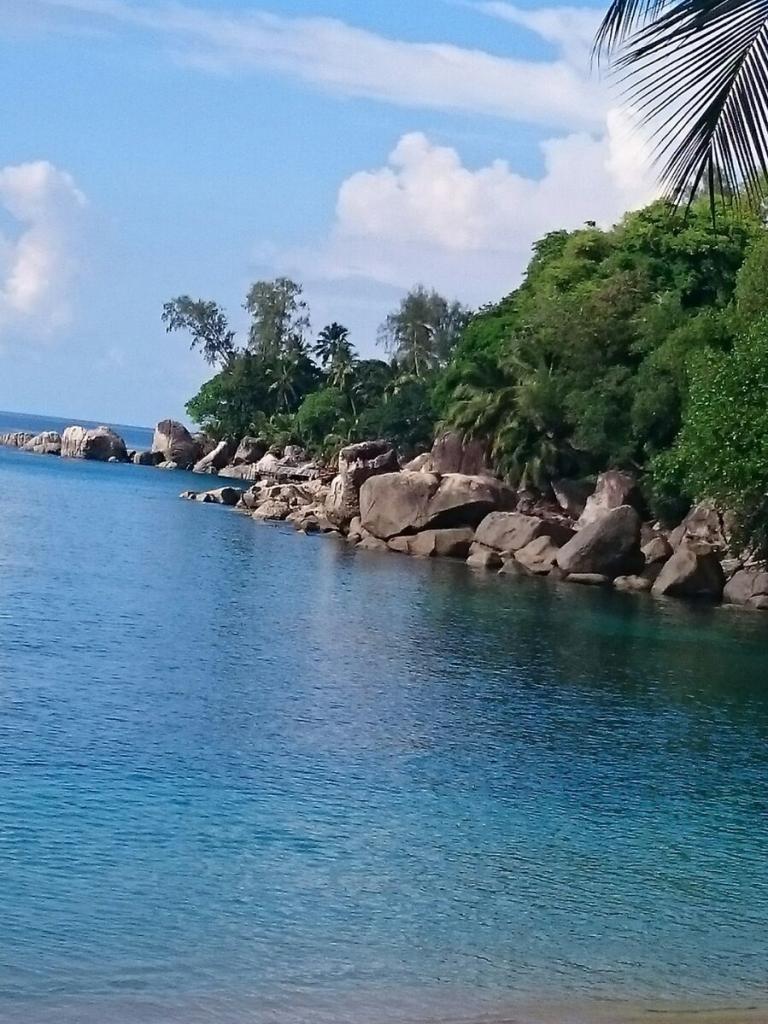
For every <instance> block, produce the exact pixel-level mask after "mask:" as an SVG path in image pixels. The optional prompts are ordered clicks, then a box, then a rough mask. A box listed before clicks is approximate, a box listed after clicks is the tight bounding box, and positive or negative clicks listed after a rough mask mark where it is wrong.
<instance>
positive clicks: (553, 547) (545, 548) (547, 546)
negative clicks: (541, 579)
mask: <svg viewBox="0 0 768 1024" xmlns="http://www.w3.org/2000/svg"><path fill="white" fill-rule="evenodd" d="M559 550H560V548H559V546H558V545H557V544H555V542H554V541H553V540H552V538H551V537H546V536H542V537H535V538H534V539H533V540H532V541H530V542H529V543H528V544H526V545H525V547H524V548H520V549H519V550H518V551H516V552H515V561H516V562H517V564H518V565H521V566H522V567H523V568H524V569H525V570H526V571H527V572H529V573H533V574H534V575H535V576H548V575H549V573H551V572H552V570H553V569H554V567H555V564H556V562H557V554H558V552H559Z"/></svg>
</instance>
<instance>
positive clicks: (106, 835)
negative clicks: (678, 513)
mask: <svg viewBox="0 0 768 1024" xmlns="http://www.w3.org/2000/svg"><path fill="white" fill-rule="evenodd" d="M187 486H188V483H187V481H186V479H185V477H184V475H182V474H164V473H160V472H157V471H153V470H149V469H140V468H138V467H121V466H117V467H113V466H100V465H91V464H74V463H66V462H60V461H57V460H46V459H42V458H36V457H33V456H26V455H24V454H21V453H16V452H0V487H1V488H2V494H3V498H4V505H3V513H2V515H1V516H0V595H1V597H2V599H1V600H0V635H2V644H0V754H1V755H2V756H1V757H0V893H2V909H3V917H2V928H0V1021H2V1022H3V1024H6V1022H11V1021H13V1022H14V1024H15V1022H16V1021H18V1020H19V1019H23V1020H24V1021H25V1022H29V1024H49V1022H51V1024H52V1022H53V1021H56V1022H57V1024H67V1022H68V1021H70V1020H71V1021H77V1022H78V1024H90V1022H91V1021H93V1022H96V1021H103V1020H110V1021H112V1020H116V1021H125V1022H128V1021H130V1022H136V1024H149V1022H152V1024H156V1022H160V1021H181V1020H184V1021H185V1024H191V1022H197V1021H200V1022H203V1021H205V1022H207V1021H216V1022H221V1024H234V1022H236V1021H238V1022H239V1021H242V1020H244V1019H249V1020H255V1021H274V1022H276V1024H282V1022H283V1021H288V1020H291V1021H299V1022H301V1021H306V1022H315V1021H316V1022H318V1024H330V1022H331V1021H335V1022H339V1021H340V1022H346V1021H349V1022H350V1024H351V1022H352V1021H355V1022H365V1021H368V1020H370V1021H371V1022H374V1021H381V1022H384V1021H386V1022H390V1021H392V1022H405V1021H411V1020H414V1021H415V1020H421V1021H426V1020H438V1019H439V1020H441V1021H449V1020H466V1019H469V1018H470V1017H472V1018H475V1019H477V1018H480V1017H481V1016H482V1015H483V1014H486V1015H491V1016H493V1017H495V1018H498V1017H499V1016H503V1015H506V1016H508V1017H509V1018H510V1019H520V1020H526V1021H534V1020H536V1021H538V1020H541V1021H547V1020H548V1019H551V1020H573V1021H581V1020H587V1019H589V1020H599V1019H601V1017H600V1015H601V1014H603V1013H605V1012H609V1013H613V1014H614V1018H613V1019H615V1020H619V1019H620V1017H619V1016H618V1010H617V1007H618V1006H622V1007H623V1009H622V1010H621V1013H622V1015H623V1017H625V1018H626V1019H630V1018H629V1015H630V1013H633V1014H634V1013H635V1010H629V1009H627V1007H629V1006H631V1007H635V1008H636V1009H637V1012H638V1013H640V1014H643V1015H645V1013H646V1011H647V1010H649V1009H658V1010H661V1009H665V1010H668V1009H680V1010H683V1009H685V1010H690V1009H696V1010H705V1009H711V1010H713V1011H714V1012H715V1013H720V1014H721V1016H720V1017H716V1018H715V1019H717V1020H718V1024H724V1022H725V1021H726V1020H727V1017H725V1016H724V1014H725V1013H726V1009H725V1008H728V1007H735V1008H737V1009H738V1010H739V1013H740V1016H739V1017H738V1020H739V1021H742V1020H743V1021H747V1020H748V1019H749V1017H748V1016H747V1015H746V1009H740V1008H748V1007H750V1006H755V1005H757V1006H764V1005H765V1004H766V1002H768V999H766V997H765V982H766V971H765V966H766V965H765V935H766V928H767V926H768V882H767V881H766V872H765V849H766V838H767V837H768V824H767V819H766V813H765V811H766V799H768V798H767V797H766V793H767V790H766V780H767V779H768V765H767V763H766V762H767V760H768V755H767V754H766V750H767V748H766V731H767V729H766V726H767V725H768V693H767V688H766V679H767V678H768V676H766V672H765V653H766V648H767V643H768V619H766V618H763V617H761V616H759V615H746V614H744V615H737V614H734V613H731V612H727V611H723V610H711V609H691V608H687V607H685V606H680V605H675V604H664V605H658V604H655V603H654V602H652V601H651V600H649V599H642V598H635V597H632V596H621V595H613V594H610V593H603V592H594V591H589V590H586V591H585V590H583V589H579V590H578V592H576V593H572V592H571V591H570V590H569V589H568V588H567V587H557V586H551V585H547V584H545V583H541V582H540V581H526V580H523V581H520V580H514V579H511V578H497V577H493V576H484V575H478V574H473V573H471V572H469V571H467V570H466V568H465V567H463V566H460V565H452V564H438V563H423V562H417V561H412V560H409V559H405V558H397V557H395V556H389V555H377V554H375V553H364V552H355V551H351V550H348V549H347V548H346V547H345V546H344V545H343V544H340V543H337V542H335V541H333V540H331V539H325V538H307V537H301V536H297V535H295V534H293V533H292V532H291V531H290V530H287V529H284V528H282V527H280V528H270V527H267V526H263V525H259V524H255V523H253V522H251V521H250V520H248V519H245V518H243V517H241V516H239V515H237V514H234V513H231V512H229V511H227V510H222V509H211V508H209V507H205V506H197V505H194V504H192V503H187V502H180V501H178V500H177V498H176V495H177V494H178V492H179V491H181V490H183V489H184V488H185V487H187ZM617 1000H618V1001H619V1002H618V1003H617V1002H616V1001H617ZM625 1004H626V1005H625ZM563 1007H569V1008H570V1009H569V1010H568V1015H566V1012H565V1010H563ZM580 1007H584V1010H581V1009H580ZM605 1019H607V1018H605ZM638 1019H641V1018H638ZM654 1019H659V1017H658V1015H657V1016H656V1018H654ZM669 1019H673V1018H669ZM701 1019H703V1020H705V1019H706V1018H701Z"/></svg>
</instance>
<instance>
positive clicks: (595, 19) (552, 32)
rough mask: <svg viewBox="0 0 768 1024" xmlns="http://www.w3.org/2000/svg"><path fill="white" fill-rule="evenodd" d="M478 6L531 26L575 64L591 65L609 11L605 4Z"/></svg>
mask: <svg viewBox="0 0 768 1024" xmlns="http://www.w3.org/2000/svg"><path fill="white" fill-rule="evenodd" d="M478 10H480V11H482V12H484V13H485V14H489V15H491V16H493V17H495V18H501V20H502V21H506V22H508V23H509V24H510V25H517V26H519V27H520V28H525V29H528V31H530V32H533V33H534V35H537V36H539V38H540V39H544V40H545V41H546V42H548V43H552V44H553V45H554V46H555V47H556V48H557V49H558V51H560V52H561V53H562V55H563V58H564V59H565V60H566V61H567V62H568V63H569V64H570V65H572V66H573V67H574V68H576V69H579V68H580V69H582V70H585V69H586V68H587V67H588V66H589V58H590V53H591V51H592V44H593V42H594V39H595V33H596V32H597V29H598V26H599V25H600V21H601V18H602V16H603V14H604V13H605V11H604V10H603V8H601V7H540V8H529V7H515V6H514V4H509V3H503V2H500V3H497V2H490V3H480V4H478Z"/></svg>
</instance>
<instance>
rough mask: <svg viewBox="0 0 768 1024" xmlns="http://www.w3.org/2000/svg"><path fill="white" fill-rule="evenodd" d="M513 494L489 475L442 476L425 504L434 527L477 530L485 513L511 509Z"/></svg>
mask: <svg viewBox="0 0 768 1024" xmlns="http://www.w3.org/2000/svg"><path fill="white" fill-rule="evenodd" d="M516 500H517V498H516V495H515V492H514V491H512V490H511V489H510V488H509V487H507V486H506V484H503V483H502V482H501V481H500V480H497V479H496V478H495V477H491V476H467V475H466V474H464V473H446V474H445V476H443V477H441V478H440V482H439V485H438V488H437V492H436V493H435V494H434V496H433V497H432V498H431V499H430V502H429V521H428V523H427V524H426V525H428V526H431V527H434V528H437V527H438V526H439V527H442V528H445V527H448V526H472V527H477V526H478V525H479V524H480V523H481V522H482V521H483V519H485V517H486V516H487V515H488V513H489V512H493V511H494V510H497V509H499V510H502V511H504V510H509V509H513V508H514V507H515V503H516Z"/></svg>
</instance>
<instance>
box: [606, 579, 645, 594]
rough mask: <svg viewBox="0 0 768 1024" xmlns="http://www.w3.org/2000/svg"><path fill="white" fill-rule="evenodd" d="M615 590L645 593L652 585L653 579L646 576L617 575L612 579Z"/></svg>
mask: <svg viewBox="0 0 768 1024" xmlns="http://www.w3.org/2000/svg"><path fill="white" fill-rule="evenodd" d="M613 585H614V587H615V588H616V589H617V590H624V591H627V592H629V593H635V594H647V593H648V591H649V590H650V589H651V587H652V586H653V581H652V580H650V579H648V577H647V576H617V577H616V579H615V580H614V581H613Z"/></svg>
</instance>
